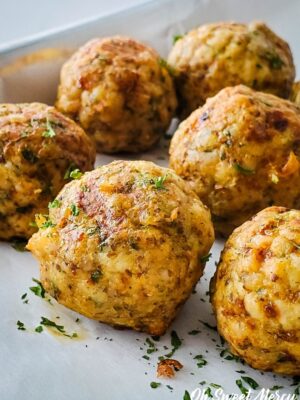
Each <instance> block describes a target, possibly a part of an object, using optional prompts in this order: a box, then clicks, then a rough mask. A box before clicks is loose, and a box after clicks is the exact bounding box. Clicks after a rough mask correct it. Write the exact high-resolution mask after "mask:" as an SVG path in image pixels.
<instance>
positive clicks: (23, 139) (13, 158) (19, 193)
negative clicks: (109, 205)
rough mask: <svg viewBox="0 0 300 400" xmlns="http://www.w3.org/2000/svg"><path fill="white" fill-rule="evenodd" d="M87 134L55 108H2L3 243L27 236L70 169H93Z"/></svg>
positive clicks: (0, 228) (0, 192) (0, 233)
mask: <svg viewBox="0 0 300 400" xmlns="http://www.w3.org/2000/svg"><path fill="white" fill-rule="evenodd" d="M94 161H95V151H94V148H93V146H92V143H91V141H90V139H89V137H88V136H87V135H86V134H85V132H84V131H83V130H82V129H81V128H80V127H79V126H78V125H76V124H75V122H73V121H71V120H70V119H69V118H67V117H65V116H64V115H62V114H61V113H60V112H58V111H57V110H55V109H54V108H53V107H49V106H46V105H45V104H40V103H31V104H1V105H0V176H1V179H0V239H5V240H9V239H12V238H13V237H24V238H29V237H30V236H31V235H32V233H33V232H34V231H36V228H35V227H34V226H32V223H33V222H34V217H35V214H36V213H42V212H45V211H47V205H48V202H49V201H50V200H52V199H53V198H54V197H55V196H56V195H57V193H58V192H59V191H60V189H61V188H62V186H63V185H64V184H65V183H66V182H67V180H66V179H64V178H68V177H67V176H65V174H66V171H67V170H68V168H79V169H80V170H82V171H87V170H90V169H92V167H93V164H94Z"/></svg>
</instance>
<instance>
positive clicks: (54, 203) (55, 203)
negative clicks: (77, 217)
mask: <svg viewBox="0 0 300 400" xmlns="http://www.w3.org/2000/svg"><path fill="white" fill-rule="evenodd" d="M60 206H61V201H59V200H58V199H55V200H53V201H52V202H50V203H49V204H48V208H59V207H60Z"/></svg>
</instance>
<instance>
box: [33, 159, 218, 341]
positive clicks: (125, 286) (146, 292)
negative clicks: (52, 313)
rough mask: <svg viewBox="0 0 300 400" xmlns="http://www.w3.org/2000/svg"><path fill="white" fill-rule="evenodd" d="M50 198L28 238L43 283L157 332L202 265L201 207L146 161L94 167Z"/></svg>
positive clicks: (96, 314)
mask: <svg viewBox="0 0 300 400" xmlns="http://www.w3.org/2000/svg"><path fill="white" fill-rule="evenodd" d="M57 199H58V201H59V206H58V207H57V208H52V209H50V220H51V223H52V225H53V226H51V227H50V228H47V229H40V231H39V232H38V233H37V234H35V235H34V236H33V237H32V238H31V240H30V242H29V249H30V250H31V251H32V252H33V254H34V255H35V256H36V257H37V258H38V259H39V261H40V263H41V280H42V283H43V285H44V287H45V289H46V290H47V291H48V292H49V293H50V294H51V295H52V296H54V297H55V298H56V299H57V300H58V301H59V302H60V303H62V304H64V305H66V306H67V307H70V308H72V309H74V310H76V311H78V312H80V313H82V314H84V315H86V316H88V317H90V318H93V319H96V320H99V321H102V322H106V323H108V324H112V325H117V326H125V327H130V328H133V329H136V330H139V331H146V332H149V333H151V334H155V335H160V334H162V333H164V331H165V330H166V329H167V327H168V325H169V324H170V323H171V321H172V320H173V318H174V317H175V315H176V313H177V311H178V309H179V308H180V305H181V304H182V303H184V301H185V300H186V299H187V297H188V296H189V295H190V293H191V291H192V289H193V287H194V285H195V284H196V282H197V281H198V279H199V278H200V276H201V275H202V272H203V268H204V265H203V263H201V257H202V256H204V255H206V254H207V253H208V251H209V249H210V247H211V245H212V243H213V240H214V234H213V228H212V224H211V220H210V214H209V211H208V210H207V208H206V207H205V206H203V204H202V203H201V202H200V201H199V199H198V198H197V196H196V195H195V193H194V192H192V190H191V189H190V188H189V186H188V185H187V184H186V183H185V182H184V181H183V180H182V179H180V178H179V177H177V176H176V175H175V174H174V172H172V171H171V170H168V169H165V168H161V167H158V166H156V165H155V164H153V163H150V162H146V161H127V162H126V161H115V162H113V163H111V164H109V165H106V166H104V167H101V168H98V169H96V170H94V171H92V172H90V173H87V174H85V175H84V176H83V177H82V178H81V179H80V180H76V181H73V182H71V183H69V184H67V185H66V186H65V187H64V189H63V190H62V191H61V192H60V194H59V195H58V197H57ZM74 211H76V212H74ZM93 277H94V278H95V279H94V278H93Z"/></svg>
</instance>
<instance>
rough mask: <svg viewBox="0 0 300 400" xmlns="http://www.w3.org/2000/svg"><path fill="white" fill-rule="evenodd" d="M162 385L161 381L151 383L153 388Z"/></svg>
mask: <svg viewBox="0 0 300 400" xmlns="http://www.w3.org/2000/svg"><path fill="white" fill-rule="evenodd" d="M160 385H161V383H159V382H151V383H150V387H151V388H152V389H157V388H158V387H159V386H160Z"/></svg>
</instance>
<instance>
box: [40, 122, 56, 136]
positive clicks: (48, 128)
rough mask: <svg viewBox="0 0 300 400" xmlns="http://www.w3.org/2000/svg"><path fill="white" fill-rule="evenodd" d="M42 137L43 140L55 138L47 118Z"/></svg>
mask: <svg viewBox="0 0 300 400" xmlns="http://www.w3.org/2000/svg"><path fill="white" fill-rule="evenodd" d="M42 136H43V137H45V138H53V137H54V136H56V133H55V131H54V129H53V126H52V125H51V122H50V121H49V119H48V117H47V119H46V130H45V131H44V132H43V133H42Z"/></svg>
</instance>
